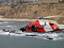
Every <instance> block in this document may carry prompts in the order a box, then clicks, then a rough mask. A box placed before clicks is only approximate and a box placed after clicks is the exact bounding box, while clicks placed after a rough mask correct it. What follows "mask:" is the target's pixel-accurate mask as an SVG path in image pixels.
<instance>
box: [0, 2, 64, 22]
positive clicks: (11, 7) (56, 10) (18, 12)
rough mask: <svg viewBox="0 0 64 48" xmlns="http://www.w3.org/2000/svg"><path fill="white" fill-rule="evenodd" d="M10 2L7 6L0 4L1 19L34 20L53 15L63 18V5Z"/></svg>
mask: <svg viewBox="0 0 64 48" xmlns="http://www.w3.org/2000/svg"><path fill="white" fill-rule="evenodd" d="M10 2H11V3H8V4H6V3H5V4H0V15H2V16H3V18H34V17H37V16H54V15H55V16H58V15H59V16H64V3H42V2H41V3H22V2H18V1H17V2H15V3H14V2H12V1H10ZM62 21H63V20H62ZM59 22H60V21H59Z"/></svg>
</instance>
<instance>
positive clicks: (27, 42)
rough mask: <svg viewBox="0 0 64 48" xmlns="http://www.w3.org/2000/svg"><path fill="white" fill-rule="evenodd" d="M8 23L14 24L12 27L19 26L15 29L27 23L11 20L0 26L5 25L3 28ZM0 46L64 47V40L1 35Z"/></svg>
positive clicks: (27, 47) (5, 47) (16, 47)
mask: <svg viewBox="0 0 64 48" xmlns="http://www.w3.org/2000/svg"><path fill="white" fill-rule="evenodd" d="M2 23H3V22H2ZM20 23H21V24H20ZM18 24H19V25H18ZM7 25H12V27H14V26H17V27H18V28H16V27H14V29H15V28H16V29H19V28H20V27H23V26H24V25H26V23H25V22H9V23H3V24H0V26H3V27H2V28H4V27H5V26H7ZM0 28H1V27H0ZM5 28H7V27H5ZM9 28H11V27H9ZM0 48H64V40H57V41H53V40H44V39H38V38H33V37H19V36H10V35H0Z"/></svg>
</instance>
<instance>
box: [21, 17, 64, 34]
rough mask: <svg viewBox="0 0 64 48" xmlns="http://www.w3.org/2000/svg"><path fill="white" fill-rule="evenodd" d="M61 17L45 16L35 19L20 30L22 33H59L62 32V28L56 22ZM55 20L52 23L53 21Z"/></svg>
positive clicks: (63, 29)
mask: <svg viewBox="0 0 64 48" xmlns="http://www.w3.org/2000/svg"><path fill="white" fill-rule="evenodd" d="M61 17H63V16H46V17H37V18H35V19H36V20H34V21H28V24H27V25H26V26H24V27H22V28H20V30H21V31H22V32H37V33H48V32H61V31H64V28H63V26H64V25H60V24H58V23H57V22H56V20H58V19H59V18H61ZM55 18H56V20H55V21H54V20H53V19H55Z"/></svg>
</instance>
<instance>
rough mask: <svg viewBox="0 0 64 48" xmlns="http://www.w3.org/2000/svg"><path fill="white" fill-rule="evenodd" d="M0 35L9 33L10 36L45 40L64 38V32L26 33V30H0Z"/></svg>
mask: <svg viewBox="0 0 64 48" xmlns="http://www.w3.org/2000/svg"><path fill="white" fill-rule="evenodd" d="M0 35H9V36H15V37H33V38H37V39H44V40H54V41H56V40H63V39H64V33H26V32H21V31H19V32H15V33H10V32H3V31H0Z"/></svg>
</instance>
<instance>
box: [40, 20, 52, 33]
mask: <svg viewBox="0 0 64 48" xmlns="http://www.w3.org/2000/svg"><path fill="white" fill-rule="evenodd" d="M39 23H40V25H42V26H43V27H44V29H45V31H46V32H48V31H53V29H52V27H51V26H50V25H49V22H48V21H47V20H39Z"/></svg>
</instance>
